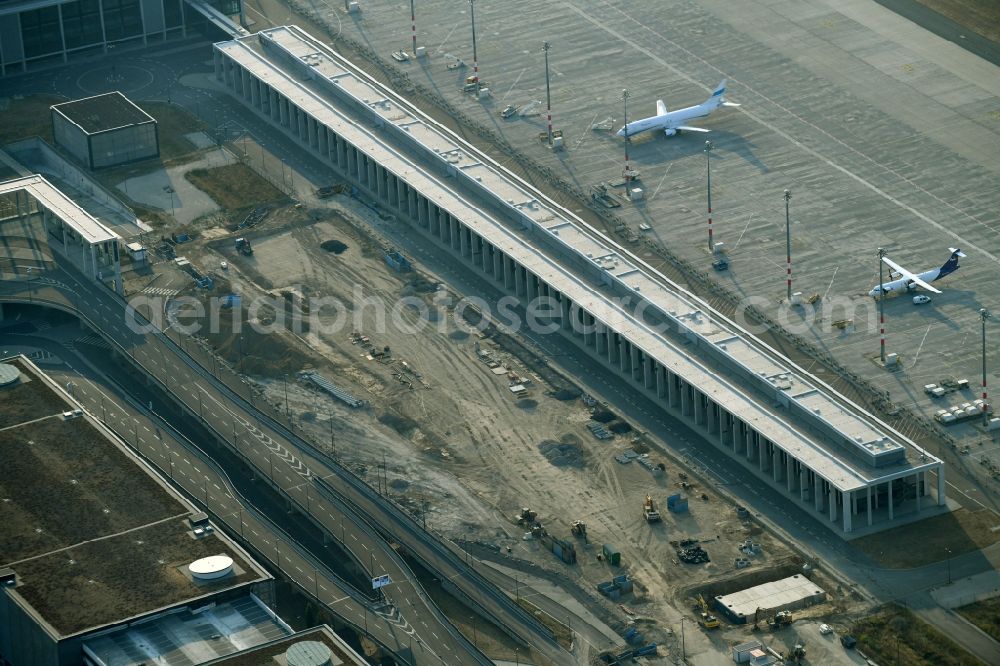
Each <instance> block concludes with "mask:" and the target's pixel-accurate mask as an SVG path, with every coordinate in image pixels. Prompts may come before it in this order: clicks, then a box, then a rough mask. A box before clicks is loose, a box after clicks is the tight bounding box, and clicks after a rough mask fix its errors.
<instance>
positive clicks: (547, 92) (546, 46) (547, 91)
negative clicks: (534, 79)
mask: <svg viewBox="0 0 1000 666" xmlns="http://www.w3.org/2000/svg"><path fill="white" fill-rule="evenodd" d="M542 51H544V52H545V110H546V115H547V117H548V122H549V148H551V147H552V94H551V91H550V89H549V43H548V42H542Z"/></svg>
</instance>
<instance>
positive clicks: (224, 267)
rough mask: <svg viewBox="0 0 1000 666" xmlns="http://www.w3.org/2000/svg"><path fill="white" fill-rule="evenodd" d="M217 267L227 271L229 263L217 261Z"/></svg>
mask: <svg viewBox="0 0 1000 666" xmlns="http://www.w3.org/2000/svg"><path fill="white" fill-rule="evenodd" d="M219 268H221V269H222V270H224V271H228V270H229V263H228V262H225V261H220V262H219Z"/></svg>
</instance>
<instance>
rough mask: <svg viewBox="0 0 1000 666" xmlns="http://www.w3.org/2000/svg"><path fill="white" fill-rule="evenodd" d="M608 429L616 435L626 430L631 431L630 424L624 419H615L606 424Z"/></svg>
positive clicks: (622, 433)
mask: <svg viewBox="0 0 1000 666" xmlns="http://www.w3.org/2000/svg"><path fill="white" fill-rule="evenodd" d="M608 430H610V431H611V432H613V433H615V434H616V435H624V434H625V433H627V432H632V426H630V425H629V424H627V423H625V422H624V421H615V422H614V423H612V424H611V425H609V426H608Z"/></svg>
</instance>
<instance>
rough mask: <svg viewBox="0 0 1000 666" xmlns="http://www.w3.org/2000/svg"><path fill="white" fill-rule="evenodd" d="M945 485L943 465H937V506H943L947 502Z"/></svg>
mask: <svg viewBox="0 0 1000 666" xmlns="http://www.w3.org/2000/svg"><path fill="white" fill-rule="evenodd" d="M946 490H947V486H946V485H945V482H944V465H938V466H937V500H938V506H944V505H945V502H947V494H946Z"/></svg>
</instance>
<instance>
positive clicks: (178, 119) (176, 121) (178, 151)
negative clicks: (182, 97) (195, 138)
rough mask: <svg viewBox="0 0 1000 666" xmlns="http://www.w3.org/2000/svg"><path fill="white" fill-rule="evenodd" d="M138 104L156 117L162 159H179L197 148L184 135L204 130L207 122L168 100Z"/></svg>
mask: <svg viewBox="0 0 1000 666" xmlns="http://www.w3.org/2000/svg"><path fill="white" fill-rule="evenodd" d="M137 104H138V106H139V108H141V109H142V110H143V111H145V112H146V113H148V114H149V115H151V116H153V117H154V118H156V123H157V130H158V132H159V136H160V160H161V161H164V162H166V161H169V160H173V159H177V158H178V157H183V156H184V155H187V154H188V153H191V152H193V151H194V150H195V145H194V144H193V143H191V142H190V141H188V140H187V139H185V138H184V135H185V134H190V133H192V132H199V131H202V130H204V129H205V127H206V125H205V123H203V122H201V121H200V120H198V119H197V118H196V117H195V116H194V115H193V114H191V113H188V112H187V111H186V110H185V109H182V108H181V107H179V106H177V105H175V104H167V103H166V102H138V103H137Z"/></svg>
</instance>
